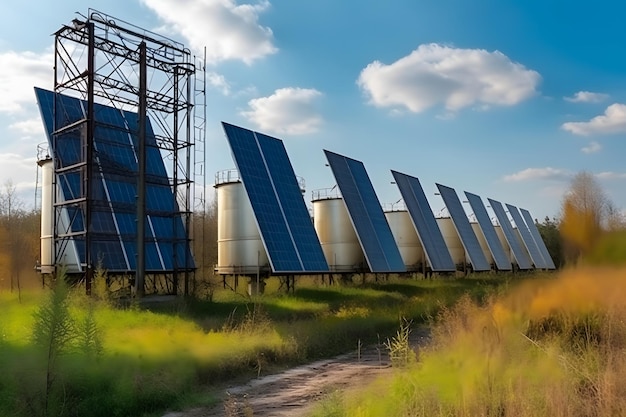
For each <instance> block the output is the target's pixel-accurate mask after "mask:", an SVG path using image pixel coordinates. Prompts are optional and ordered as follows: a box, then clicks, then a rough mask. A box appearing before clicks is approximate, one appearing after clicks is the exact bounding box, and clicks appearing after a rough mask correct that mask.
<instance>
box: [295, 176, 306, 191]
mask: <svg viewBox="0 0 626 417" xmlns="http://www.w3.org/2000/svg"><path fill="white" fill-rule="evenodd" d="M296 180H297V181H298V187H300V192H302V194H304V193H305V192H306V181H304V177H301V176H299V175H296Z"/></svg>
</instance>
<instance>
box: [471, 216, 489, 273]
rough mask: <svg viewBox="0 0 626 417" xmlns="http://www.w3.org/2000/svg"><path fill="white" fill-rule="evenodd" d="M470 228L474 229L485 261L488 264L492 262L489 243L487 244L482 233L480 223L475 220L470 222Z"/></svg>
mask: <svg viewBox="0 0 626 417" xmlns="http://www.w3.org/2000/svg"><path fill="white" fill-rule="evenodd" d="M471 225H472V230H474V234H475V235H476V237H477V238H478V243H479V244H480V248H481V249H482V250H483V254H485V258H487V262H489V264H490V265H491V264H493V255H491V251H490V250H489V245H487V239H485V235H484V234H483V231H482V229H481V228H480V224H478V223H477V222H472V223H471Z"/></svg>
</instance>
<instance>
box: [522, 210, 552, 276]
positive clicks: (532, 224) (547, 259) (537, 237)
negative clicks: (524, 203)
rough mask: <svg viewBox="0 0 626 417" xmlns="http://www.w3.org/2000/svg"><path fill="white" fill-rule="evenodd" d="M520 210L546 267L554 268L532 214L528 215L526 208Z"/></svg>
mask: <svg viewBox="0 0 626 417" xmlns="http://www.w3.org/2000/svg"><path fill="white" fill-rule="evenodd" d="M520 212H521V213H522V217H523V218H524V221H525V222H526V226H528V230H529V231H530V234H531V235H532V236H533V239H534V241H535V244H536V245H537V248H538V249H539V252H541V256H543V260H544V261H545V264H546V267H547V268H548V269H556V266H555V265H554V261H553V260H552V256H550V252H548V248H547V247H546V244H545V242H544V241H543V239H542V238H541V234H540V233H539V230H538V229H537V226H536V225H535V222H534V221H533V218H532V216H531V215H530V213H529V212H528V210H524V209H520Z"/></svg>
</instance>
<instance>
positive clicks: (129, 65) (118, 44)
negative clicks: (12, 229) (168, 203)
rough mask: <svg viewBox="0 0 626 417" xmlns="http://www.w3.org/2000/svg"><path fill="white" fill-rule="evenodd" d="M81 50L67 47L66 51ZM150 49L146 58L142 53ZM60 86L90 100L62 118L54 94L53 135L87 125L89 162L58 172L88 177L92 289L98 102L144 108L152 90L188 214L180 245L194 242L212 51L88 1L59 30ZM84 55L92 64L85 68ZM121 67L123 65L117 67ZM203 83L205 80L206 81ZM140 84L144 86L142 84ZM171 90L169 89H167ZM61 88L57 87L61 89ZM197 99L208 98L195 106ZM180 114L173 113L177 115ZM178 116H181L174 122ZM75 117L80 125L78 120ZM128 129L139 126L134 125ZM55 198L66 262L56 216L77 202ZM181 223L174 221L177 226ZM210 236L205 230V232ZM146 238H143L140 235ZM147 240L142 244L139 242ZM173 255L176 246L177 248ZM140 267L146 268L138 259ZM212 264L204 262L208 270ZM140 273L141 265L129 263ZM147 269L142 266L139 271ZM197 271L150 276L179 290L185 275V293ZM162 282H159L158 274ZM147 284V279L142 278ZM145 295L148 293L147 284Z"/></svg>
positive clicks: (86, 264)
mask: <svg viewBox="0 0 626 417" xmlns="http://www.w3.org/2000/svg"><path fill="white" fill-rule="evenodd" d="M142 43H143V44H144V45H145V54H142V53H140V49H141V48H140V45H141V44H142ZM68 50H71V51H75V52H76V53H74V54H68V53H67V52H66V51H68ZM142 56H143V58H142ZM54 59H55V66H54V92H55V93H58V94H63V95H70V96H74V97H78V98H80V99H81V100H84V101H85V102H86V103H87V112H86V113H87V114H86V117H85V118H84V119H82V120H77V121H71V123H67V121H64V120H63V117H62V116H63V114H64V112H63V110H64V109H63V108H62V102H61V101H60V100H56V99H55V104H54V114H55V115H56V116H55V120H54V133H53V139H52V141H53V142H55V141H56V140H57V138H58V137H59V136H58V135H63V134H64V132H66V131H67V130H73V131H76V129H78V131H80V132H81V140H82V141H83V145H84V146H83V147H82V149H85V152H84V153H82V154H81V156H80V157H81V161H82V163H79V164H77V165H76V166H75V167H72V168H68V167H61V166H59V164H58V163H57V162H56V161H55V163H54V170H55V177H56V176H57V174H60V173H61V172H62V171H63V170H67V169H69V170H70V171H71V172H73V173H75V174H76V175H79V176H80V177H81V178H82V181H83V186H82V188H81V190H82V195H81V196H80V197H81V198H83V199H84V202H82V203H80V204H81V205H80V207H81V208H82V211H83V213H84V222H83V229H82V231H81V234H82V237H81V239H84V241H85V250H86V253H85V259H84V261H83V262H82V265H81V266H80V268H81V271H80V273H82V274H85V279H86V280H85V282H86V291H87V293H89V292H90V284H91V277H92V274H93V270H94V268H95V267H96V264H97V260H96V259H94V256H95V254H93V253H92V244H91V241H92V234H93V231H92V211H93V196H92V194H91V193H92V191H91V181H93V180H94V178H95V177H94V175H93V174H94V172H93V165H94V162H93V161H94V160H93V158H94V156H93V143H92V142H93V140H92V138H93V135H94V131H95V128H96V127H95V124H96V120H95V119H94V115H93V106H94V103H96V102H98V103H99V104H103V105H106V106H111V107H114V108H117V109H120V110H129V109H133V108H137V107H138V106H139V104H140V101H141V99H142V98H145V106H146V111H147V112H148V113H150V117H151V118H153V119H156V123H155V125H156V126H162V127H163V128H162V129H161V130H160V131H159V132H157V138H158V141H157V146H158V147H159V149H161V150H163V151H166V152H168V153H171V154H172V155H173V161H174V162H173V163H171V164H170V166H169V169H168V170H169V171H170V172H171V174H170V175H171V177H170V182H171V187H172V191H173V194H174V195H175V196H176V200H177V202H178V211H177V213H175V216H182V218H183V219H184V220H183V224H184V228H185V237H183V238H181V239H180V241H179V239H178V238H176V242H175V243H174V246H178V247H189V246H190V245H191V241H192V230H191V228H192V222H191V219H192V214H193V213H192V206H193V201H194V199H195V194H194V187H193V183H194V182H195V181H196V180H198V179H200V181H201V183H203V184H206V178H205V176H206V174H205V173H206V169H203V168H204V161H201V162H198V161H196V159H195V157H196V156H198V155H199V156H200V157H201V158H204V153H198V154H194V146H195V139H196V137H200V138H201V139H202V141H203V146H204V135H205V133H204V132H205V129H206V116H205V107H206V98H205V94H206V91H205V89H204V88H202V89H200V90H199V89H196V88H195V85H196V83H197V82H198V80H202V79H204V75H200V76H199V74H204V72H205V65H204V61H206V59H205V58H198V57H193V56H192V55H191V52H190V51H189V49H187V48H186V47H185V46H184V45H183V44H182V43H180V42H176V41H174V40H172V39H168V38H166V37H163V36H161V35H159V34H156V33H153V32H150V31H148V30H145V29H143V28H140V27H137V26H135V25H133V24H131V23H128V22H125V21H124V20H122V19H118V18H115V17H112V16H109V15H107V14H105V13H102V12H99V11H97V10H94V9H89V10H88V12H87V14H86V16H85V17H83V18H77V19H73V21H72V23H71V24H67V25H63V26H62V27H61V28H60V29H59V30H58V31H56V32H55V34H54ZM142 59H143V60H144V61H145V62H144V65H145V66H144V68H146V70H147V72H149V75H148V77H147V79H148V80H149V81H148V84H147V85H146V86H145V89H144V88H138V86H137V85H134V84H133V83H132V82H130V81H129V80H133V79H135V77H134V76H133V74H135V69H133V66H136V65H138V64H140V61H141V60H142ZM85 62H86V63H87V68H85ZM110 68H116V71H110ZM201 85H204V84H202V83H201ZM140 90H141V91H140ZM164 92H165V93H164ZM56 96H57V95H55V97H56ZM196 102H199V104H202V103H204V106H202V105H198V106H195V104H196ZM172 116H173V117H172ZM172 119H177V120H176V121H175V122H173V121H172ZM72 125H73V126H72ZM128 128H129V129H136V127H135V126H129V127H128ZM196 165H202V169H200V170H199V171H200V172H202V174H201V175H200V176H198V175H197V174H196V173H194V172H192V166H194V167H195V166H196ZM53 206H54V207H55V210H56V214H55V215H54V216H53V218H54V219H55V226H54V230H55V236H54V239H53V245H54V248H55V249H54V253H55V254H56V255H55V258H56V259H55V265H60V264H61V261H62V260H61V259H60V256H61V254H62V251H61V250H59V248H61V247H63V246H64V245H66V244H67V239H69V238H68V237H65V236H63V234H59V233H56V230H57V225H56V219H58V218H59V216H60V213H61V212H62V211H63V210H66V209H67V208H68V207H70V203H67V202H66V201H62V200H58V199H56V194H55V201H54V204H53ZM173 227H174V226H173ZM202 237H203V235H202ZM138 242H139V239H138ZM140 246H143V245H140ZM174 253H175V254H174V256H177V255H176V253H177V251H176V250H174ZM184 253H185V255H184V257H185V259H182V260H178V261H177V262H176V263H175V264H174V265H189V264H190V263H193V261H192V260H191V259H190V258H189V257H190V256H191V254H190V253H189V254H188V253H187V251H184ZM137 269H141V267H140V265H137ZM205 269H206V268H201V269H200V270H201V271H204V270H205ZM129 272H134V273H135V274H137V271H129ZM139 274H140V273H139ZM194 277H195V268H188V267H178V266H177V267H175V268H174V270H173V271H172V272H171V274H170V275H168V277H165V278H163V277H157V276H154V277H151V279H153V280H155V281H156V280H157V279H165V280H166V281H167V282H169V283H164V284H160V285H163V286H164V287H166V288H169V290H168V291H169V292H172V293H174V294H176V293H177V292H178V290H179V279H181V278H182V280H183V283H184V287H183V291H184V293H185V294H188V293H189V282H190V280H191V279H193V278H194ZM154 284H155V285H154V287H156V282H154ZM139 285H141V284H139ZM138 295H141V294H140V292H139V293H138Z"/></svg>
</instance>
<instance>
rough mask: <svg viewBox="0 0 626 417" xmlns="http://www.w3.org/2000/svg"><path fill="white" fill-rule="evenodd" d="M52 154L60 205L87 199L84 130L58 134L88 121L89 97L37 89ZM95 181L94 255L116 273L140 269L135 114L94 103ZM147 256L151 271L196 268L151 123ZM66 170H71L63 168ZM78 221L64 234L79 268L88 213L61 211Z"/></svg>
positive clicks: (148, 130)
mask: <svg viewBox="0 0 626 417" xmlns="http://www.w3.org/2000/svg"><path fill="white" fill-rule="evenodd" d="M35 95H36V96H37V101H38V103H39V108H40V112H41V116H42V119H43V122H44V126H45V129H46V133H47V136H48V141H49V144H50V149H51V150H52V154H53V155H54V158H55V164H56V169H57V178H56V180H57V183H58V184H59V186H60V193H59V196H58V198H59V199H60V200H59V201H61V202H62V201H65V202H68V201H71V200H74V199H79V198H81V197H84V190H83V189H82V187H83V180H82V178H81V173H80V172H79V171H78V170H76V169H73V166H75V165H76V164H79V163H81V161H83V156H82V152H83V150H82V138H81V135H83V134H84V133H83V131H82V129H81V128H76V129H67V130H64V131H63V132H57V133H55V127H56V129H58V128H59V127H63V126H68V125H70V124H71V123H74V122H78V121H80V120H84V119H85V118H86V111H87V103H86V102H85V101H83V100H80V99H77V98H74V97H69V96H65V95H62V94H56V95H55V93H54V92H52V91H47V90H43V89H40V88H35ZM94 125H95V126H94V136H93V149H94V160H93V164H94V168H93V171H94V172H95V175H94V178H93V180H92V181H91V187H92V194H91V201H90V208H91V229H90V233H91V244H92V246H91V248H90V250H91V253H92V254H94V259H97V260H98V262H101V264H102V267H104V268H105V269H107V270H108V271H110V272H121V271H124V272H126V271H133V270H135V268H136V253H137V250H136V239H137V222H136V213H137V207H136V204H137V202H136V198H137V197H136V196H137V176H138V164H137V157H136V152H137V144H138V137H137V126H138V116H137V114H136V113H132V112H128V111H122V110H119V109H115V108H113V107H109V106H104V105H101V104H95V106H94ZM146 167H147V175H146V218H145V219H144V222H145V225H146V227H145V230H146V239H145V241H146V250H145V253H146V259H145V261H146V262H145V269H146V271H147V272H167V271H173V270H176V269H192V268H194V262H193V257H192V255H191V248H190V247H189V244H188V240H187V234H186V232H185V228H184V225H183V219H182V217H181V215H180V214H179V209H178V204H177V202H176V199H175V197H174V194H173V192H172V189H171V187H170V185H169V180H168V177H167V171H166V169H165V164H164V162H163V158H162V156H161V153H160V151H159V148H158V146H157V142H156V138H155V135H154V131H153V129H152V125H151V124H150V121H149V120H148V122H147V126H146ZM64 168H67V171H64V170H63V169H64ZM63 209H64V210H66V212H67V217H68V218H69V219H73V221H71V223H70V225H69V226H68V227H69V230H67V231H66V232H68V233H71V232H74V233H77V235H76V236H75V237H73V240H74V243H75V244H76V249H77V252H78V255H79V259H80V262H81V263H85V262H86V261H85V252H86V251H85V239H84V236H85V235H84V234H81V232H85V225H84V214H85V213H83V208H82V207H80V206H76V207H73V206H70V205H66V206H63Z"/></svg>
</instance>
